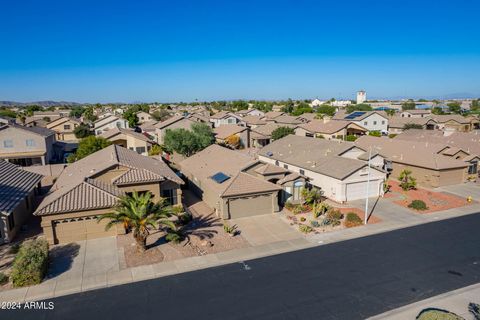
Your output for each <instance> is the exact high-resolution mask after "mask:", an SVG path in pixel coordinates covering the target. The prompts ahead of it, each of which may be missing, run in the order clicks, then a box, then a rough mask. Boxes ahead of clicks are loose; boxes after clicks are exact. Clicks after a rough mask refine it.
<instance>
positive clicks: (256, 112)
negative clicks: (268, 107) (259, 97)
mask: <svg viewBox="0 0 480 320" xmlns="http://www.w3.org/2000/svg"><path fill="white" fill-rule="evenodd" d="M237 115H239V116H240V117H245V116H254V117H263V116H265V112H263V111H260V110H258V109H246V110H240V111H238V112H237Z"/></svg>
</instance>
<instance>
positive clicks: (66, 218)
mask: <svg viewBox="0 0 480 320" xmlns="http://www.w3.org/2000/svg"><path fill="white" fill-rule="evenodd" d="M181 184H183V181H182V180H181V179H180V178H179V177H178V176H177V175H176V174H175V173H174V172H173V171H172V170H171V169H170V168H169V167H168V166H167V164H165V163H164V162H163V161H162V160H160V159H159V158H151V157H145V156H142V155H139V154H138V153H137V152H135V151H132V150H128V149H125V148H123V147H121V146H118V145H111V146H109V147H107V148H104V149H102V150H100V151H97V152H95V153H93V154H91V155H89V156H87V157H85V158H83V159H81V160H79V161H77V162H74V163H72V164H70V165H69V166H67V167H66V168H65V170H64V171H63V172H62V173H61V174H60V176H59V177H58V179H57V180H56V182H55V184H54V185H53V187H52V189H51V190H50V192H49V194H48V195H47V196H46V197H45V198H44V200H43V201H42V202H41V203H40V205H39V207H38V208H37V210H36V211H35V213H34V214H35V215H37V216H39V217H41V218H42V223H41V225H42V228H43V233H44V235H45V237H46V239H47V240H48V242H49V243H50V244H55V243H68V242H73V241H80V240H88V239H95V238H101V237H108V236H115V235H117V234H122V233H124V228H123V226H114V227H113V228H111V229H110V230H105V226H106V224H107V223H108V222H109V220H108V219H105V220H102V221H100V222H98V220H97V217H98V216H100V215H103V214H105V213H109V212H111V211H112V208H113V207H114V206H115V205H116V204H117V202H118V200H119V199H120V197H121V196H123V195H125V194H129V193H132V192H134V191H136V192H139V193H144V192H150V193H151V194H152V195H153V200H154V201H158V200H160V198H161V197H162V198H166V199H167V200H168V201H169V202H170V203H171V204H172V205H175V204H177V203H180V199H181V189H180V185H181Z"/></svg>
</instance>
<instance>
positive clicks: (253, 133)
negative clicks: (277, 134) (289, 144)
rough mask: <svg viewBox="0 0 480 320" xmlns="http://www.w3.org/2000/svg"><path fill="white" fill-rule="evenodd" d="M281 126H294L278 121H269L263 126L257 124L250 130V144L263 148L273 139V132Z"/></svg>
mask: <svg viewBox="0 0 480 320" xmlns="http://www.w3.org/2000/svg"><path fill="white" fill-rule="evenodd" d="M280 127H289V128H293V126H290V125H279V124H276V123H268V124H266V125H263V126H257V127H255V128H252V129H251V130H250V146H251V147H255V148H262V147H264V146H266V145H267V144H269V143H270V142H271V141H272V132H273V131H275V130H276V129H278V128H280Z"/></svg>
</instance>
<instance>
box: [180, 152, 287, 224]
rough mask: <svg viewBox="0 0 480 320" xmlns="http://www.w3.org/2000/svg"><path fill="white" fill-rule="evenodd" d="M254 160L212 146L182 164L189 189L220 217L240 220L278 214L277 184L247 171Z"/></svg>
mask: <svg viewBox="0 0 480 320" xmlns="http://www.w3.org/2000/svg"><path fill="white" fill-rule="evenodd" d="M252 163H253V160H252V158H250V157H249V156H247V155H245V154H243V153H240V152H238V151H233V150H230V149H228V148H224V147H221V146H219V145H215V144H214V145H211V146H209V147H207V148H205V149H204V150H202V151H200V152H198V153H196V154H194V155H193V156H191V157H189V158H187V159H185V160H183V161H182V162H180V164H179V166H180V169H181V171H182V173H183V174H184V175H185V177H187V179H188V186H189V188H190V189H191V190H192V191H193V192H194V193H196V194H197V195H198V196H199V197H200V198H201V199H202V200H203V201H204V202H205V203H206V204H207V205H208V206H210V207H211V208H212V209H213V210H214V211H215V213H216V215H217V216H218V217H221V218H223V219H233V218H241V217H247V216H255V215H262V214H271V213H274V212H277V211H279V202H278V192H279V190H280V189H281V187H279V186H278V185H276V184H274V183H272V182H269V181H267V180H265V179H263V178H260V177H257V176H255V175H251V174H249V173H246V172H244V171H243V170H244V169H246V167H248V166H249V165H250V164H252Z"/></svg>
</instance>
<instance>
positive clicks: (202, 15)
mask: <svg viewBox="0 0 480 320" xmlns="http://www.w3.org/2000/svg"><path fill="white" fill-rule="evenodd" d="M478 12H480V1H478V0H456V1H453V0H449V1H445V0H416V1H413V0H402V1H396V0H381V1H380V0H376V1H374V0H362V1H359V0H349V1H346V0H336V1H323V0H317V1H306V0H295V1H293V0H275V1H270V0H255V1H253V0H241V1H233V0H232V1H228V0H224V1H213V0H202V1H200V0H198V1H193V0H191V1H185V0H174V1H171V0H170V1H163V0H157V1H146V0H135V1H133V0H132V1H122V0H115V1H110V0H107V1H102V0H95V1H92V0H68V1H65V0H59V1H53V0H15V1H8V0H0V17H1V19H0V100H13V101H21V102H28V101H39V100H57V101H59V100H63V101H76V102H91V103H96V102H153V101H158V102H175V101H195V100H198V101H210V100H222V99H226V100H231V99H272V100H275V99H287V98H293V99H313V98H317V97H318V98H321V99H323V98H325V99H326V98H331V97H335V98H337V99H341V98H346V99H352V98H354V95H355V92H356V91H357V90H360V89H364V90H366V91H367V95H368V97H369V98H398V97H413V98H421V97H443V96H447V95H465V96H467V95H473V96H478V97H480V20H479V18H478V17H479V15H478Z"/></svg>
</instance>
